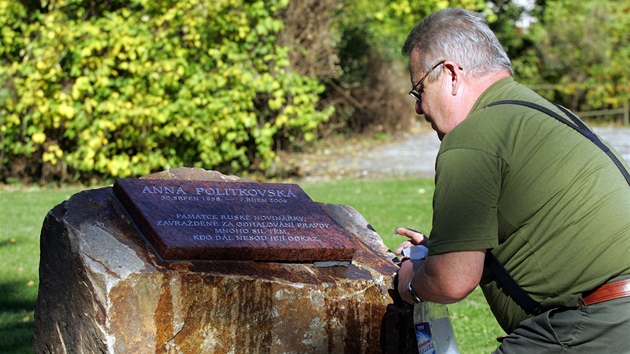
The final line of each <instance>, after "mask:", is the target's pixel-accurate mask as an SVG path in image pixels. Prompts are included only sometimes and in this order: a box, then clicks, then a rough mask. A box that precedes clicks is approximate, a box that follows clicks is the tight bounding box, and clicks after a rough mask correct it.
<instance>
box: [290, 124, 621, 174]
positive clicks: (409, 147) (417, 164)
mask: <svg viewBox="0 0 630 354" xmlns="http://www.w3.org/2000/svg"><path fill="white" fill-rule="evenodd" d="M594 130H595V132H596V133H597V134H598V135H599V136H600V137H601V138H603V139H604V140H605V141H607V142H609V143H610V144H611V145H612V146H613V147H614V148H615V149H616V150H617V151H618V152H619V153H620V154H621V155H622V156H623V158H624V159H625V160H626V161H627V162H628V163H630V128H613V127H602V128H595V129H594ZM439 146H440V141H439V140H438V138H437V136H436V134H435V132H433V131H425V132H421V133H416V134H409V136H408V137H406V138H405V139H403V140H402V141H397V142H390V143H385V144H382V145H379V146H370V145H366V146H361V144H354V145H350V146H346V147H343V148H341V149H340V150H341V152H336V153H335V152H332V151H323V152H322V153H321V154H319V155H320V156H318V157H317V159H318V160H319V161H318V162H319V163H318V162H314V161H304V160H303V161H302V162H303V164H302V169H303V171H302V172H303V173H304V174H305V175H306V176H307V177H306V178H307V179H309V178H312V179H315V178H318V177H319V178H321V177H325V178H327V179H334V178H342V177H374V178H377V177H426V178H432V177H433V176H434V166H435V157H436V155H437V152H438V149H439Z"/></svg>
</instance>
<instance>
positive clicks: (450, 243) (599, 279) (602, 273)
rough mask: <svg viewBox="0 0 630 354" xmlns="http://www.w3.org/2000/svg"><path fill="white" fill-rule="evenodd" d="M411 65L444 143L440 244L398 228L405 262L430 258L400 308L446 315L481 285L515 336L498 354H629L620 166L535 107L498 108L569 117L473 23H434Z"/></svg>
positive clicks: (438, 180) (412, 50)
mask: <svg viewBox="0 0 630 354" xmlns="http://www.w3.org/2000/svg"><path fill="white" fill-rule="evenodd" d="M403 54H404V55H406V56H409V71H410V76H411V84H412V90H411V91H410V95H412V96H413V97H414V98H415V99H416V111H417V112H418V114H424V115H425V117H426V120H427V121H428V122H429V123H431V126H432V128H433V129H434V130H435V131H436V132H437V134H438V137H439V138H440V140H441V141H442V143H441V146H440V151H439V153H438V158H437V162H436V177H435V195H434V200H433V206H434V216H433V227H432V230H431V235H430V238H428V240H427V239H425V238H424V235H423V234H421V233H419V232H415V231H413V230H410V229H406V228H398V229H397V232H398V233H400V234H401V235H404V236H407V237H409V238H410V240H409V241H406V242H404V243H403V244H402V245H401V246H400V247H399V248H398V250H397V252H398V253H400V252H401V251H402V249H403V248H406V247H409V246H411V245H417V244H419V243H421V242H422V243H427V245H428V248H429V256H428V257H427V259H426V261H424V263H416V262H412V261H405V262H403V263H402V265H401V269H400V271H399V274H398V277H399V279H398V281H399V282H398V284H399V286H398V291H399V293H400V295H401V296H402V298H403V299H404V300H405V301H407V302H409V303H414V300H421V301H431V302H437V303H444V304H449V303H454V302H457V301H460V300H462V299H464V298H465V297H466V296H467V295H468V294H470V293H471V292H472V291H473V290H474V289H475V287H477V285H480V286H481V288H482V290H483V292H484V295H485V297H486V299H487V300H488V303H489V305H490V307H491V309H492V311H493V313H494V315H495V317H496V318H497V321H498V322H499V324H500V325H501V326H502V328H503V329H505V331H506V332H507V333H508V334H509V336H507V337H506V338H505V339H504V340H503V342H502V344H501V345H500V346H499V348H498V349H497V351H496V353H559V352H564V351H567V352H575V353H577V352H589V353H591V352H593V353H595V352H597V353H601V352H610V353H626V352H630V339H629V335H630V297H629V296H630V280H629V279H630V186H628V182H627V181H626V180H625V179H624V176H623V175H622V173H621V172H620V170H619V169H618V168H617V166H616V165H615V163H613V161H612V160H611V158H609V157H608V156H607V155H606V153H604V152H603V151H602V149H600V148H599V147H598V146H597V145H596V144H594V143H593V142H591V141H589V139H587V138H586V137H584V136H582V135H580V134H579V133H578V132H577V131H576V130H574V129H573V128H571V127H569V126H568V125H566V124H564V123H562V122H560V121H558V120H557V119H554V118H553V117H552V116H550V115H548V114H545V113H543V112H541V111H539V110H537V109H534V108H530V107H524V106H520V105H516V104H505V103H504V104H500V105H495V106H491V107H490V106H489V105H490V104H491V103H493V102H497V101H502V100H520V101H527V102H530V103H535V104H538V105H541V106H543V107H545V108H547V109H549V110H551V111H552V112H553V113H554V114H560V115H563V114H564V113H563V112H562V110H560V109H559V108H557V107H555V106H554V105H553V104H551V103H549V102H548V101H546V100H545V99H543V98H542V97H540V96H538V95H537V94H536V93H534V92H532V91H530V90H529V89H527V88H525V87H523V86H521V85H520V84H518V83H516V82H515V81H514V80H513V78H512V69H511V64H510V60H509V59H508V57H507V55H506V53H505V51H504V50H503V48H502V47H501V45H500V43H499V42H498V40H497V38H496V36H495V35H494V33H492V31H491V30H490V28H489V27H488V26H487V24H486V23H485V21H484V20H483V18H481V17H480V16H478V15H477V14H475V13H472V12H469V11H466V10H462V9H447V10H443V11H440V12H437V13H434V14H433V15H431V16H429V17H427V18H426V19H425V20H424V21H423V22H422V23H420V24H419V25H418V26H417V27H416V28H414V29H413V30H412V31H411V33H410V34H409V36H408V38H407V41H406V43H405V45H404V47H403ZM615 154H616V153H615ZM622 164H623V165H624V166H623V167H625V168H626V169H628V166H627V164H626V163H625V162H624V163H622ZM490 252H491V253H492V254H493V255H494V256H495V257H496V259H497V260H498V262H499V263H500V264H502V265H503V266H504V267H505V269H506V270H507V273H508V274H509V276H511V277H512V279H514V280H515V281H516V283H517V284H518V285H519V286H520V287H522V289H523V290H524V291H525V293H526V294H527V295H529V296H530V297H531V299H532V300H533V301H535V303H536V305H537V307H536V309H535V310H534V311H532V313H528V312H527V311H526V310H524V309H523V307H522V305H520V304H517V302H516V300H515V299H514V297H513V296H512V295H509V294H508V290H507V289H506V288H507V285H505V284H504V283H500V282H499V281H498V280H497V278H496V276H495V275H494V274H493V273H492V272H490V271H489V270H488V269H487V267H485V266H484V263H485V260H486V253H490ZM603 285H605V286H604V287H602V286H603ZM591 294H593V296H589V295H591ZM569 348H571V350H568V349H569ZM563 350H564V351H563Z"/></svg>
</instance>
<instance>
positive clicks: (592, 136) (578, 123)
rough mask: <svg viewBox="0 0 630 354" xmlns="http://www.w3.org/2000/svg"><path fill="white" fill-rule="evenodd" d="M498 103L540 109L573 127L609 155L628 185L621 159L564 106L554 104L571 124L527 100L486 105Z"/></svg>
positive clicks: (499, 102)
mask: <svg viewBox="0 0 630 354" xmlns="http://www.w3.org/2000/svg"><path fill="white" fill-rule="evenodd" d="M500 104H516V105H520V106H525V107H529V108H533V109H536V110H538V111H541V112H543V113H545V114H547V115H549V116H551V117H553V118H555V119H557V120H559V121H561V122H562V123H564V124H566V125H568V126H569V127H571V128H573V129H575V130H576V131H577V132H578V133H580V134H582V135H583V136H585V137H586V138H588V139H589V140H590V141H592V142H593V143H594V144H595V145H597V146H598V147H599V148H600V149H602V151H604V152H605V153H606V155H608V157H610V159H611V160H612V161H613V162H614V163H615V165H616V166H617V168H618V169H619V171H621V174H622V175H623V177H624V178H625V179H626V182H628V184H629V185H630V173H628V171H627V170H626V169H625V168H624V166H623V164H622V163H621V161H619V159H618V158H617V156H615V154H613V153H612V151H610V149H609V148H608V146H606V144H604V143H603V142H602V141H601V140H600V139H599V138H598V137H597V135H595V133H593V132H592V131H591V130H590V129H588V127H587V126H586V124H584V123H583V122H582V121H581V120H580V119H578V118H577V117H576V116H575V115H573V113H571V112H570V111H569V110H568V109H566V108H564V107H562V106H560V105H558V104H554V105H555V106H556V107H558V109H560V110H561V111H562V112H563V113H564V114H565V115H566V116H567V117H568V118H569V119H570V120H571V121H572V122H573V123H574V124H571V123H570V122H569V121H568V120H567V119H566V118H564V117H562V116H561V115H559V114H558V113H556V112H554V111H552V110H550V109H549V108H546V107H543V106H541V105H537V104H535V103H531V102H527V101H518V100H505V101H497V102H493V103H490V104H489V105H487V106H486V107H492V106H497V105H500Z"/></svg>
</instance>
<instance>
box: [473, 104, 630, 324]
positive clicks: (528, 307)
mask: <svg viewBox="0 0 630 354" xmlns="http://www.w3.org/2000/svg"><path fill="white" fill-rule="evenodd" d="M501 104H515V105H519V106H525V107H529V108H532V109H535V110H538V111H540V112H543V113H545V114H547V115H549V116H551V117H553V118H555V119H557V120H559V121H560V122H562V123H564V124H566V125H568V126H569V127H571V128H573V129H575V130H576V131H577V132H578V133H580V134H582V135H583V136H585V137H586V138H588V139H589V140H590V141H592V142H593V143H594V144H595V145H597V146H598V147H599V148H600V149H602V151H604V152H605V153H606V155H608V157H610V159H611V160H612V161H613V162H614V163H615V165H616V166H617V168H618V169H619V171H621V174H622V175H623V176H624V178H625V179H626V182H628V184H629V185H630V174H629V173H628V171H627V170H626V169H625V168H624V166H623V164H622V163H621V161H619V159H617V156H615V154H613V153H612V151H610V149H609V148H608V147H607V146H606V145H605V144H604V143H603V142H602V141H601V140H600V139H599V138H598V137H597V135H595V134H594V133H593V132H592V131H591V130H590V129H588V127H587V126H586V125H585V124H584V123H583V122H582V121H581V120H579V119H578V118H577V117H576V116H575V115H573V114H572V113H571V112H570V111H569V110H568V109H566V108H564V107H562V106H560V105H557V104H556V105H555V106H556V107H558V109H560V110H561V111H562V113H564V114H565V115H566V116H567V118H569V119H566V118H564V117H562V116H561V115H559V114H558V113H556V112H554V111H552V110H550V109H549V108H546V107H543V106H541V105H538V104H535V103H531V102H527V101H517V100H505V101H497V102H493V103H491V104H489V105H487V106H486V107H492V106H497V105H501ZM569 120H571V122H573V124H571V122H570V121H569ZM485 265H486V267H487V268H488V269H489V270H490V272H492V274H493V275H494V276H495V278H497V281H498V282H499V284H501V285H502V286H503V287H505V289H506V291H507V292H508V294H509V295H510V297H511V298H512V299H513V300H514V301H516V303H517V304H519V306H521V308H523V310H525V312H527V313H528V314H530V315H531V314H536V313H539V311H540V303H539V302H537V301H536V300H534V299H532V298H531V296H529V294H528V293H527V292H526V291H525V290H524V289H523V288H522V287H521V286H520V285H519V284H518V283H517V282H516V280H514V278H513V277H512V276H511V275H510V273H509V272H508V271H507V270H506V269H505V267H503V265H502V264H501V262H499V261H498V260H497V258H496V257H495V256H494V255H493V254H492V252H491V251H490V250H488V251H487V252H486V259H485Z"/></svg>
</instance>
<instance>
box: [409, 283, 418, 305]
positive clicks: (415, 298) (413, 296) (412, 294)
mask: <svg viewBox="0 0 630 354" xmlns="http://www.w3.org/2000/svg"><path fill="white" fill-rule="evenodd" d="M407 290H409V294H410V295H411V299H412V300H413V302H415V303H416V304H419V303H421V302H422V299H420V296H418V294H416V292H415V291H413V287H412V286H411V280H410V281H409V285H407Z"/></svg>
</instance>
